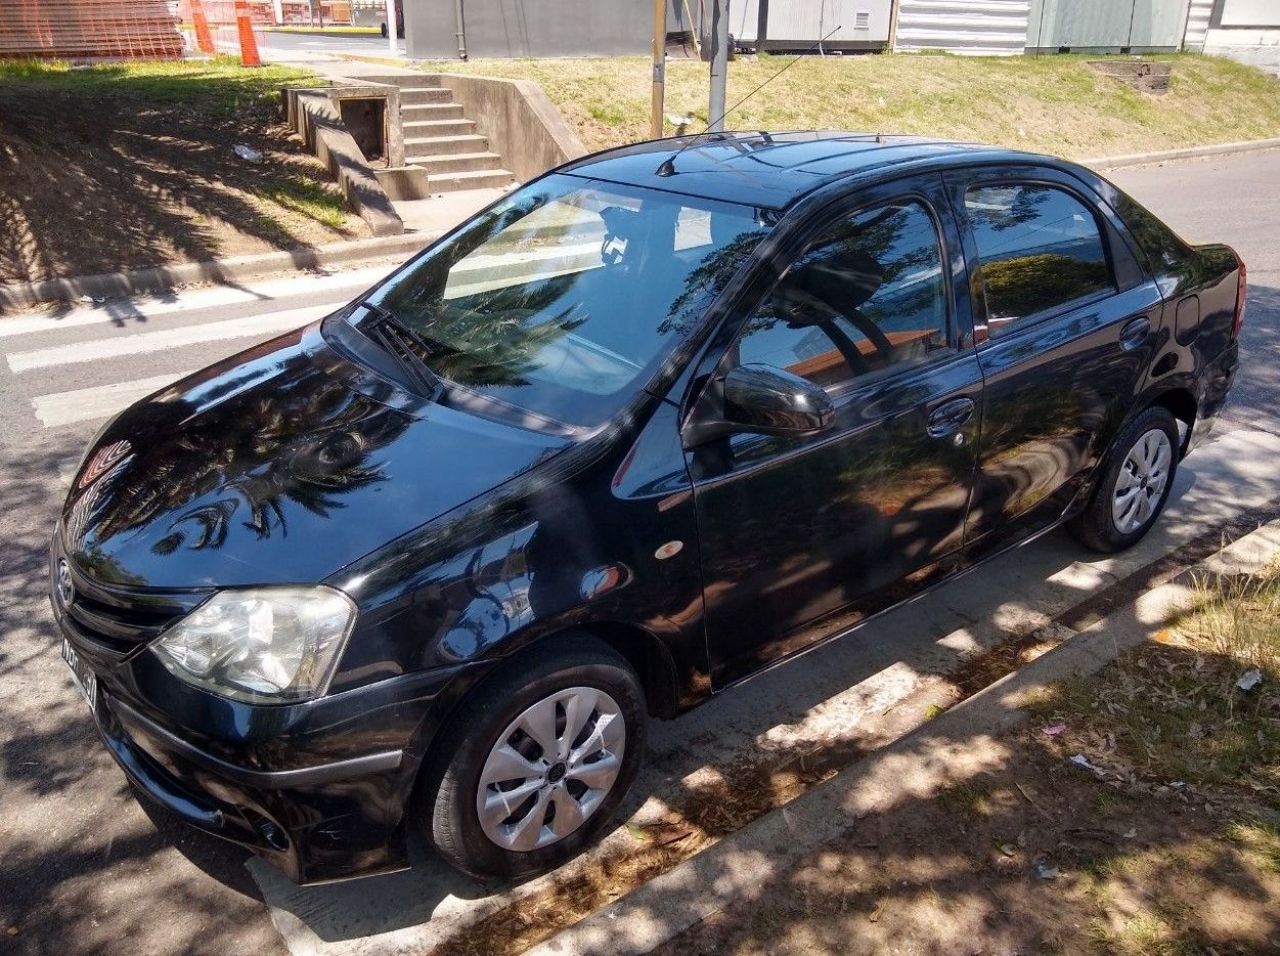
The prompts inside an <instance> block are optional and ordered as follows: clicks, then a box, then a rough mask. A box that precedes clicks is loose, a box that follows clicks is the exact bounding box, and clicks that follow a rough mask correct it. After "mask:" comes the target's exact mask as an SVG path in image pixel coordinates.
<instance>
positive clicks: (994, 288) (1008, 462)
mask: <svg viewBox="0 0 1280 956" xmlns="http://www.w3.org/2000/svg"><path fill="white" fill-rule="evenodd" d="M948 183H949V186H950V194H951V199H952V205H953V207H954V208H955V209H956V210H957V212H958V213H959V215H960V217H961V219H962V221H963V224H964V229H963V231H964V245H965V257H966V259H967V260H968V264H969V273H970V281H971V291H972V299H973V303H974V321H975V329H974V334H975V338H976V340H977V356H978V361H979V363H980V364H981V367H982V372H983V376H984V379H985V388H984V390H983V399H982V402H983V409H982V436H981V440H980V444H979V448H978V474H977V479H976V481H975V485H974V499H973V507H972V509H971V512H970V516H969V526H968V529H967V531H966V541H967V542H972V541H975V540H977V539H980V538H984V537H986V538H988V542H989V543H999V542H1000V541H1001V540H1003V539H1006V538H1013V537H1018V536H1020V535H1023V534H1027V533H1030V532H1032V531H1034V530H1036V529H1037V528H1039V527H1043V526H1046V525H1048V524H1051V523H1052V522H1053V521H1055V520H1057V519H1058V518H1059V517H1061V515H1062V513H1063V511H1064V510H1065V509H1066V508H1067V506H1068V505H1069V504H1070V503H1071V501H1072V499H1073V498H1074V496H1075V495H1076V494H1077V492H1078V491H1079V490H1080V488H1081V487H1082V485H1083V483H1084V481H1085V480H1086V479H1087V477H1088V475H1089V473H1090V471H1091V469H1092V468H1093V467H1094V466H1095V465H1096V464H1097V463H1098V461H1099V459H1100V456H1101V455H1103V454H1104V453H1105V451H1106V449H1107V447H1108V445H1109V443H1110V440H1111V437H1112V436H1113V435H1114V434H1115V433H1116V431H1117V430H1118V428H1119V426H1120V425H1121V423H1122V422H1123V420H1124V418H1125V416H1126V414H1127V413H1128V411H1129V409H1130V407H1131V405H1132V402H1133V400H1134V398H1135V396H1136V394H1137V393H1138V391H1139V389H1140V386H1141V384H1142V380H1143V378H1144V375H1145V373H1146V369H1147V367H1148V364H1149V363H1150V361H1151V357H1152V354H1153V351H1154V348H1155V342H1156V335H1155V334H1154V333H1155V329H1156V328H1157V327H1158V326H1159V322H1160V308H1161V297H1160V293H1159V291H1158V290H1157V288H1156V285H1155V283H1154V282H1153V281H1151V280H1150V279H1149V278H1147V277H1146V276H1145V275H1144V273H1143V272H1142V270H1141V268H1140V267H1139V265H1138V263H1137V260H1136V258H1135V256H1134V252H1133V249H1132V247H1131V246H1130V245H1129V241H1128V240H1127V239H1126V237H1125V235H1124V234H1123V233H1122V232H1121V230H1122V229H1123V227H1122V226H1121V225H1120V224H1119V222H1118V220H1116V219H1115V218H1114V213H1112V212H1111V211H1110V210H1109V209H1108V208H1107V207H1105V206H1104V205H1103V204H1102V203H1101V202H1100V201H1099V199H1098V198H1097V197H1096V196H1094V195H1093V194H1092V193H1091V192H1090V191H1089V190H1088V188H1087V187H1086V186H1085V185H1084V184H1082V183H1081V182H1079V181H1078V180H1076V179H1075V178H1074V177H1073V176H1070V175H1069V174H1067V173H1065V172H1061V171H1059V170H1056V169H1050V168H1047V167H1034V166H1027V167H1021V166H1018V167H1005V168H999V169H985V170H980V171H975V172H972V173H968V174H949V176H948Z"/></svg>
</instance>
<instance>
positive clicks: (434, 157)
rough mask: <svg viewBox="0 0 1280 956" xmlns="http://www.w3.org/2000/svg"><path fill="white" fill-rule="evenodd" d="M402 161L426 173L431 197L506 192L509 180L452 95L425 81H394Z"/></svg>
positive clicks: (511, 178)
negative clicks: (503, 189) (397, 93)
mask: <svg viewBox="0 0 1280 956" xmlns="http://www.w3.org/2000/svg"><path fill="white" fill-rule="evenodd" d="M396 82H397V83H398V84H399V86H400V123H401V128H402V130H403V132H404V158H405V162H406V163H407V164H409V165H410V166H420V167H422V168H423V169H425V170H426V172H427V185H428V188H429V190H430V192H432V193H449V192H461V191H462V190H466V189H490V188H493V187H507V186H510V185H511V184H513V183H514V182H515V176H514V175H513V174H512V173H511V172H509V171H507V170H505V169H503V168H502V157H501V156H499V155H498V154H497V153H494V152H491V151H490V149H489V140H488V139H487V138H486V137H484V136H482V135H481V134H479V133H477V132H476V124H475V121H474V120H470V119H467V118H466V116H465V115H463V109H462V106H461V105H460V104H458V103H455V102H454V101H453V93H452V92H451V91H449V90H447V89H444V88H443V87H441V86H440V85H439V81H438V80H435V79H433V78H431V77H425V76H424V77H422V78H418V77H412V78H407V79H402V78H399V77H397V78H396Z"/></svg>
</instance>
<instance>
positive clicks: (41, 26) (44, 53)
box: [0, 0, 352, 65]
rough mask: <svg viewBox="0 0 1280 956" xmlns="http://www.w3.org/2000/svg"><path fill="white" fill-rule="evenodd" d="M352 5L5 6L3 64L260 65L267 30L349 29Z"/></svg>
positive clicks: (1, 6)
mask: <svg viewBox="0 0 1280 956" xmlns="http://www.w3.org/2000/svg"><path fill="white" fill-rule="evenodd" d="M351 14H352V8H351V3H350V2H349V0H316V2H315V3H314V4H313V3H312V2H311V0H0V58H4V57H29V56H34V57H46V58H58V59H68V60H71V59H115V58H147V59H160V58H172V57H181V56H183V55H187V56H192V55H201V54H204V55H208V54H211V53H224V54H230V55H232V56H238V57H241V58H242V59H243V61H244V62H245V63H246V64H250V65H253V64H255V63H256V62H258V59H257V58H258V51H259V49H260V48H261V47H262V45H263V29H264V28H266V27H270V26H273V25H280V26H284V25H297V26H303V25H315V26H321V25H329V24H334V25H338V24H346V23H350V22H351Z"/></svg>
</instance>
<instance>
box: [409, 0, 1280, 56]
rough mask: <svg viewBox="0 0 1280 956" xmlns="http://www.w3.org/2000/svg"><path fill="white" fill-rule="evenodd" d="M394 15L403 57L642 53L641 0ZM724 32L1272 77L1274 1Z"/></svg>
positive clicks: (1197, 1) (735, 23)
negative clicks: (1193, 64)
mask: <svg viewBox="0 0 1280 956" xmlns="http://www.w3.org/2000/svg"><path fill="white" fill-rule="evenodd" d="M713 2H714V0H667V37H668V43H669V49H672V48H673V47H672V46H671V45H672V44H678V43H679V42H680V41H681V40H682V39H683V40H685V41H686V43H687V45H688V47H689V48H690V52H693V51H694V50H696V48H697V46H698V44H695V43H692V42H691V41H692V40H693V39H694V38H697V39H698V41H699V42H701V41H702V40H703V39H704V38H705V37H706V36H707V35H708V34H709V31H710V11H711V5H712V3H713ZM404 6H405V21H406V24H405V31H406V40H407V49H408V54H409V56H411V57H417V58H422V59H453V58H457V57H459V56H467V57H475V58H480V57H555V56H614V55H619V54H644V53H647V52H649V49H650V31H651V30H652V20H651V17H652V8H651V7H650V4H649V2H648V0H404ZM761 6H764V7H765V17H764V18H763V21H762V20H761V17H760V9H761ZM762 25H763V27H764V31H765V32H764V39H763V41H762V40H761V38H760V28H761V26H762ZM832 31H834V33H833V34H832ZM729 33H730V35H731V36H732V37H733V39H734V41H735V43H736V45H737V46H739V47H745V48H748V49H755V48H757V47H758V46H760V47H763V48H764V49H767V50H804V49H807V48H809V47H811V46H813V45H814V44H816V43H817V42H818V40H819V39H821V38H823V37H826V36H827V35H828V34H832V35H831V36H830V37H829V39H828V40H826V41H824V43H823V46H822V51H823V52H830V53H841V52H843V53H856V52H875V51H879V50H883V49H886V48H889V49H895V50H901V51H917V50H943V51H946V52H949V53H957V54H982V55H1020V54H1023V53H1033V54H1046V53H1059V52H1073V53H1099V54H1106V53H1110V54H1128V53H1162V52H1174V51H1177V50H1182V49H1189V50H1196V51H1199V50H1203V51H1204V52H1206V53H1214V54H1220V55H1225V56H1230V57H1232V58H1234V59H1238V60H1244V61H1246V62H1254V63H1257V64H1259V65H1263V66H1268V65H1273V66H1274V68H1275V69H1276V70H1278V71H1280V0H729Z"/></svg>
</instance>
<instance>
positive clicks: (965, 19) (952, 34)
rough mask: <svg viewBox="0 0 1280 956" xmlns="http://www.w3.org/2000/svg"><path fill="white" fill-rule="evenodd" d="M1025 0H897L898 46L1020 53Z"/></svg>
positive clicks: (1026, 9) (1024, 34)
mask: <svg viewBox="0 0 1280 956" xmlns="http://www.w3.org/2000/svg"><path fill="white" fill-rule="evenodd" d="M1030 7H1031V4H1030V2H1029V0H899V10H898V37H897V48H898V49H899V50H947V51H949V52H951V53H972V54H979V53H981V54H1002V55H1009V54H1015V53H1021V52H1023V50H1024V49H1025V47H1026V44H1027V16H1028V13H1029V12H1030Z"/></svg>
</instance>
